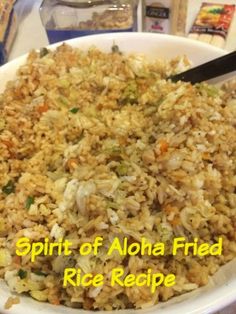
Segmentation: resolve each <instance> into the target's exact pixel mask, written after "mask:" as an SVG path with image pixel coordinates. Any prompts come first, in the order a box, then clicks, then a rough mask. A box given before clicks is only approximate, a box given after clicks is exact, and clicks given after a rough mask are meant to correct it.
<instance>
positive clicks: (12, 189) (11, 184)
mask: <svg viewBox="0 0 236 314" xmlns="http://www.w3.org/2000/svg"><path fill="white" fill-rule="evenodd" d="M2 191H3V193H5V194H7V195H9V194H11V193H14V192H15V185H14V182H13V181H12V180H9V181H8V182H7V184H6V185H4V187H3V188H2Z"/></svg>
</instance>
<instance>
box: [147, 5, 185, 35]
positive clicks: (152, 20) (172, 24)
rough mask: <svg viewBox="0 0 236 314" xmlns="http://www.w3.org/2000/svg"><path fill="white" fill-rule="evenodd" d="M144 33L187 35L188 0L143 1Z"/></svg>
mask: <svg viewBox="0 0 236 314" xmlns="http://www.w3.org/2000/svg"><path fill="white" fill-rule="evenodd" d="M142 4H143V7H142V12H143V28H142V29H143V31H145V32H153V33H164V34H175V35H185V28H186V20H187V7H188V1H187V0H163V1H159V0H157V1H156V2H155V0H143V2H142Z"/></svg>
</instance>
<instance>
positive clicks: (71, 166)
mask: <svg viewBox="0 0 236 314" xmlns="http://www.w3.org/2000/svg"><path fill="white" fill-rule="evenodd" d="M77 165H78V160H77V159H76V158H70V159H68V160H67V162H66V168H67V169H68V170H73V169H75V168H76V166H77Z"/></svg>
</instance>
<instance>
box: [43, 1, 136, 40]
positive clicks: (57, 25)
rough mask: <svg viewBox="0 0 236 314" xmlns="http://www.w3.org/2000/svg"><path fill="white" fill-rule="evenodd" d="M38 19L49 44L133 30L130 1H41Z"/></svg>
mask: <svg viewBox="0 0 236 314" xmlns="http://www.w3.org/2000/svg"><path fill="white" fill-rule="evenodd" d="M40 15H41V19H42V22H43V25H44V27H45V29H46V32H47V35H48V39H49V42H50V43H54V42H58V41H62V40H66V39H70V38H75V37H78V36H85V35H90V34H97V33H105V32H118V31H119V32H120V31H136V30H137V4H136V1H133V0H114V1H108V0H93V1H89V0H88V1H84V0H82V1H73V2H72V1H69V0H44V1H43V3H42V5H41V7H40Z"/></svg>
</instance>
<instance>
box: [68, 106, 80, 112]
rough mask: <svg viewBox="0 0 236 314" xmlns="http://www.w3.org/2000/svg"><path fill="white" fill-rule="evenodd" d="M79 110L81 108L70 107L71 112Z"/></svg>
mask: <svg viewBox="0 0 236 314" xmlns="http://www.w3.org/2000/svg"><path fill="white" fill-rule="evenodd" d="M78 111H79V108H76V107H75V108H72V109H70V112H71V113H77V112H78Z"/></svg>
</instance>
